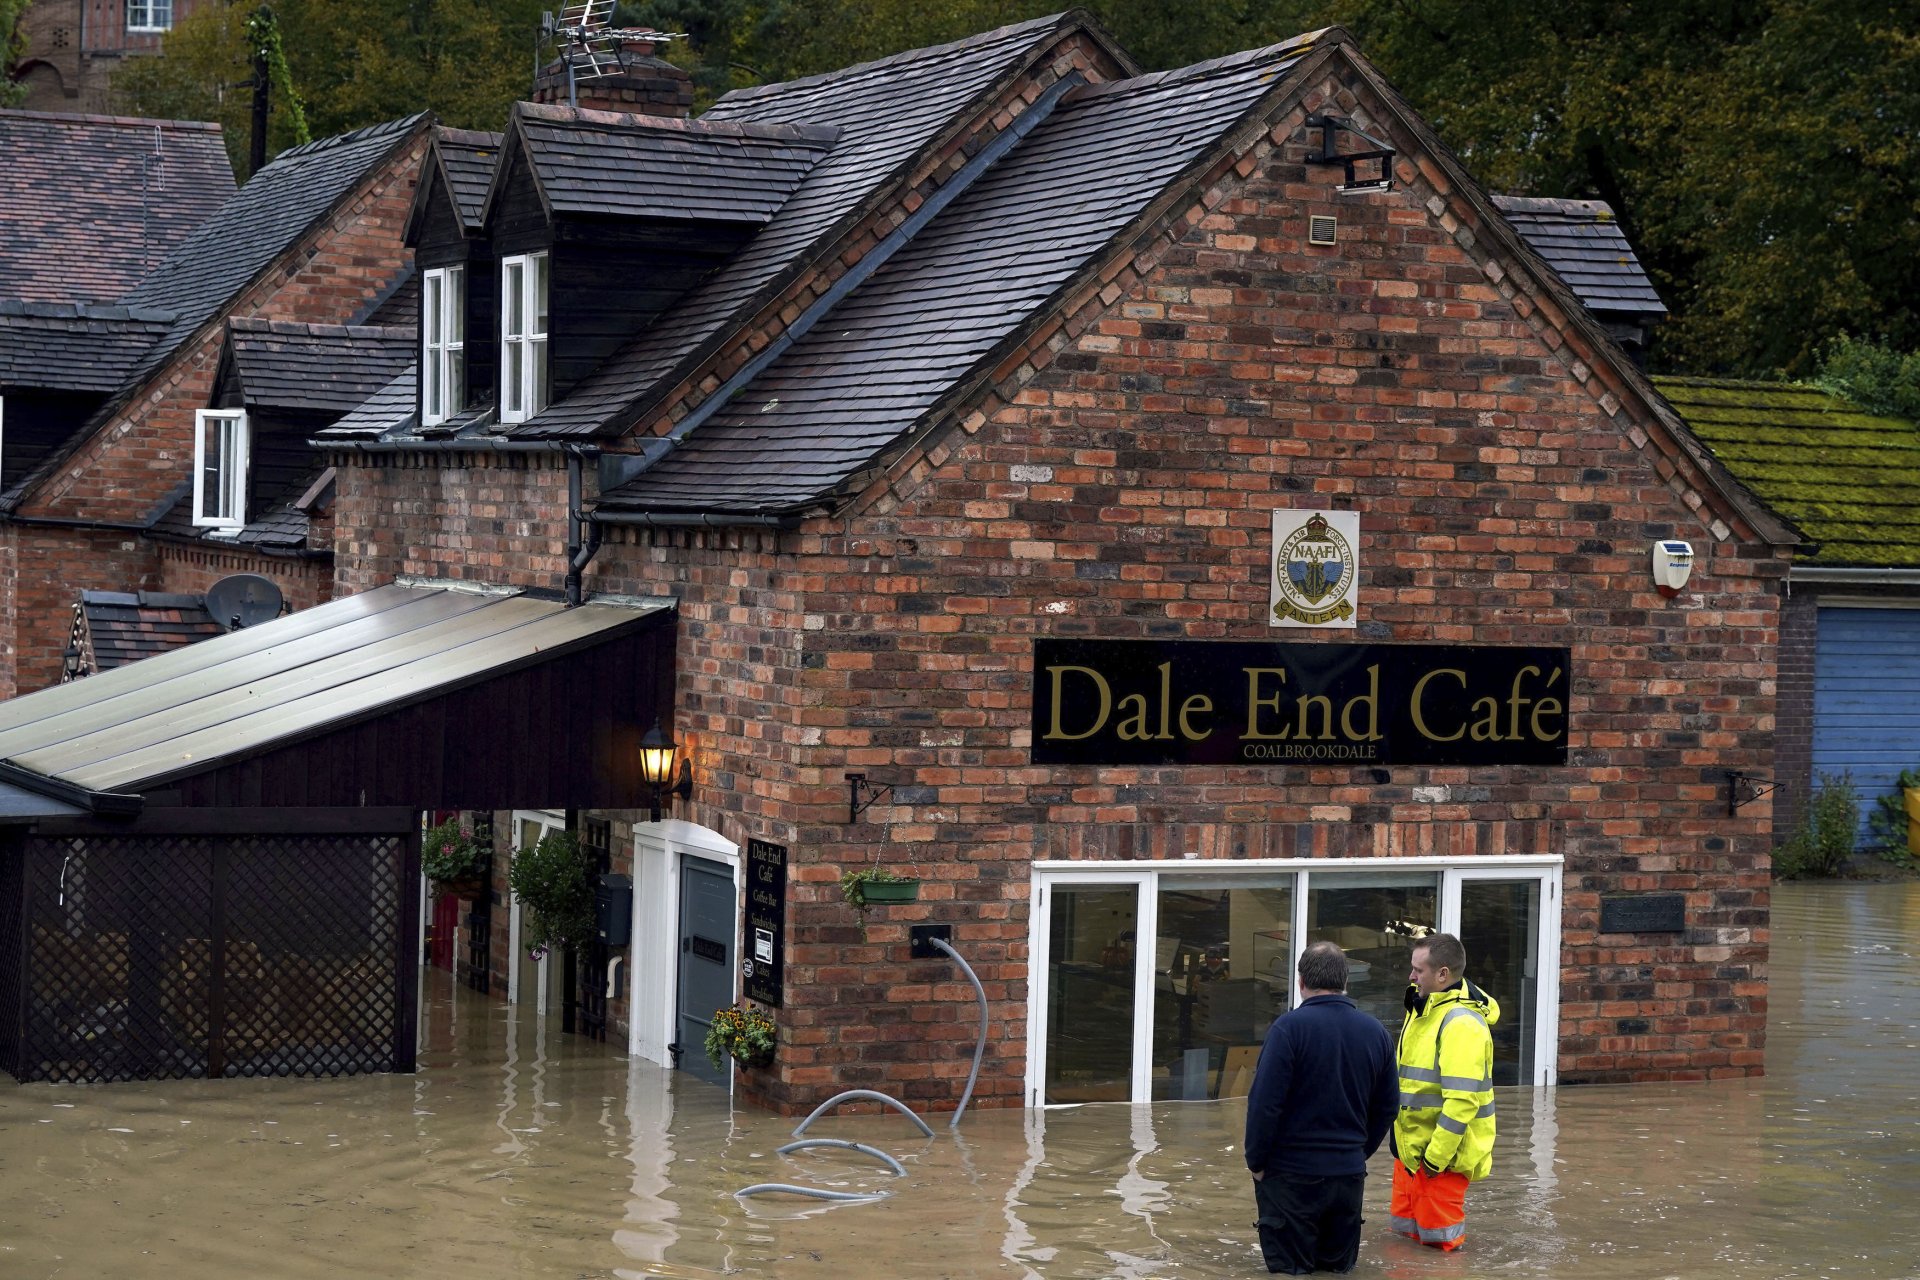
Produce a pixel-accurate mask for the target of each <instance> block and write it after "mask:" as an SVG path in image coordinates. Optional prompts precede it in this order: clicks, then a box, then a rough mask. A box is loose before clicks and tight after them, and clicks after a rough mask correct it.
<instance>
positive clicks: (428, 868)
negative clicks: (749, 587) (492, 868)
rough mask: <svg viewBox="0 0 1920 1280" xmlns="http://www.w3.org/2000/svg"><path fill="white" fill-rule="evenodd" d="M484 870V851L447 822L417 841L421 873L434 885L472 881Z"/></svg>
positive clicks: (454, 823)
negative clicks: (418, 842) (418, 843)
mask: <svg viewBox="0 0 1920 1280" xmlns="http://www.w3.org/2000/svg"><path fill="white" fill-rule="evenodd" d="M486 869H487V850H486V849H485V848H483V847H482V846H481V845H480V844H478V843H476V842H475V841H474V839H473V836H472V835H471V834H470V833H469V832H467V831H465V830H463V829H462V828H461V826H460V820H459V819H457V818H448V819H447V820H446V821H445V822H443V823H441V824H440V825H439V826H437V827H434V828H433V829H432V830H430V831H428V832H427V834H426V835H425V836H424V837H422V838H421V840H420V870H421V873H422V874H424V875H425V876H426V877H427V879H429V880H431V881H433V882H434V883H435V884H452V883H454V882H456V881H460V880H471V879H473V878H474V877H475V876H477V875H480V874H482V873H483V872H485V871H486Z"/></svg>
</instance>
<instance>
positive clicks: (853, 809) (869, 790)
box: [847, 773, 893, 826]
mask: <svg viewBox="0 0 1920 1280" xmlns="http://www.w3.org/2000/svg"><path fill="white" fill-rule="evenodd" d="M892 794H893V784H892V783H891V782H888V783H882V784H881V785H880V786H877V787H876V786H874V785H873V784H872V783H870V782H868V781H867V775H866V774H864V773H850V774H848V775H847V824H848V825H849V826H851V825H852V824H854V823H856V822H858V821H860V815H861V814H863V813H865V812H866V811H867V810H868V809H871V808H872V807H873V806H874V804H875V803H876V802H878V801H881V800H884V799H886V798H887V797H888V796H890V795H892Z"/></svg>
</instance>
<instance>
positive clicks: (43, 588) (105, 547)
mask: <svg viewBox="0 0 1920 1280" xmlns="http://www.w3.org/2000/svg"><path fill="white" fill-rule="evenodd" d="M12 535H13V542H14V546H15V548H16V551H15V556H16V562H17V564H18V570H17V572H16V574H15V576H14V579H13V596H14V616H15V623H16V625H15V627H14V629H13V630H12V631H11V632H10V634H11V635H12V636H13V637H14V638H15V639H14V643H15V645H16V646H17V648H16V649H15V650H14V651H13V652H11V653H9V654H8V655H7V656H8V657H9V658H10V659H11V661H10V662H9V663H8V664H7V670H8V671H9V672H10V673H11V674H12V678H13V681H14V686H15V687H14V688H13V690H12V692H14V693H31V692H33V691H34V690H36V689H44V688H47V687H48V686H50V685H56V684H59V683H60V672H61V665H62V654H63V653H64V651H65V649H66V644H67V636H68V634H69V633H70V631H71V629H72V626H73V606H74V605H76V604H78V603H79V602H80V593H81V592H82V591H157V590H159V588H160V566H159V562H158V559H157V558H156V556H155V554H154V546H153V544H152V543H150V542H148V541H147V540H146V539H145V538H143V537H141V536H140V535H139V534H137V533H131V532H128V533H114V532H97V531H89V530H83V529H49V528H45V527H35V526H30V525H29V526H19V525H16V526H14V527H13V529H12Z"/></svg>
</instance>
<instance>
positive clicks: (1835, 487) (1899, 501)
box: [1654, 378, 1920, 568]
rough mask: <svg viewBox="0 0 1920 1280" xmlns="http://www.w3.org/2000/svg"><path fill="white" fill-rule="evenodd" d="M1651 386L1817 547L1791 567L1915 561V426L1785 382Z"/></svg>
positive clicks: (1918, 454) (1918, 457)
mask: <svg viewBox="0 0 1920 1280" xmlns="http://www.w3.org/2000/svg"><path fill="white" fill-rule="evenodd" d="M1654 385H1655V386H1657V387H1658V388H1659V389H1660V392H1661V394H1662V395H1664V396H1666V398H1667V401H1668V402H1669V403H1670V404H1672V406H1673V407H1674V409H1675V410H1677V411H1678V412H1679V414H1680V416H1681V417H1682V418H1683V419H1685V420H1686V424H1687V426H1688V427H1689V428H1690V429H1691V430H1692V432H1693V434H1694V435H1695V436H1697V437H1698V438H1699V439H1700V440H1701V441H1703V442H1704V443H1705V444H1706V445H1707V447H1708V448H1710V449H1711V450H1713V453H1714V455H1715V456H1716V457H1717V458H1719V459H1720V461H1721V462H1722V463H1723V464H1724V465H1725V466H1726V468H1727V470H1729V471H1731V472H1732V473H1733V474H1734V476H1735V477H1736V478H1737V479H1739V481H1740V482H1741V483H1742V484H1744V485H1745V486H1746V487H1747V488H1748V489H1750V490H1751V491H1752V492H1753V493H1754V494H1755V495H1756V496H1757V497H1759V498H1760V500H1761V501H1762V502H1764V503H1766V505H1767V506H1769V507H1771V508H1772V509H1773V510H1774V511H1775V512H1777V513H1778V514H1779V515H1781V516H1783V517H1785V518H1786V519H1788V520H1790V521H1792V522H1793V523H1794V524H1795V525H1797V526H1799V528H1800V529H1801V530H1802V531H1803V532H1804V533H1805V534H1806V536H1807V537H1808V538H1810V539H1812V540H1813V541H1814V542H1815V543H1817V544H1818V550H1817V551H1816V552H1814V553H1813V554H1811V555H1809V554H1806V553H1805V552H1802V553H1801V554H1800V555H1798V556H1796V557H1795V564H1797V565H1816V566H1828V565H1846V566H1858V567H1874V568H1892V567H1902V566H1914V567H1920V425H1916V424H1914V423H1912V422H1908V421H1906V420H1905V419H1902V418H1888V417H1881V416H1879V415H1876V414H1872V413H1868V412H1867V411H1866V410H1864V409H1861V408H1860V407H1859V406H1857V405H1855V404H1852V403H1850V402H1848V401H1846V400H1842V399H1840V398H1838V397H1836V396H1832V395H1829V394H1827V393H1826V392H1824V391H1822V390H1820V389H1819V388H1817V387H1808V386H1800V385H1796V384H1793V383H1784V382H1732V381H1721V380H1716V379H1707V378H1655V379H1654Z"/></svg>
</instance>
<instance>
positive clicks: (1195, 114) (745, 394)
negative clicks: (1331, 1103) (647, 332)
mask: <svg viewBox="0 0 1920 1280" xmlns="http://www.w3.org/2000/svg"><path fill="white" fill-rule="evenodd" d="M1310 48H1311V37H1303V38H1301V39H1299V40H1294V41H1289V42H1287V43H1285V44H1280V45H1275V46H1272V47H1271V48H1267V49H1260V50H1254V51H1251V52H1248V53H1242V54H1236V55H1234V56H1233V57H1230V58H1222V59H1219V60H1216V61H1213V62H1207V63H1201V64H1198V65H1197V66H1194V67H1189V68H1185V69H1183V70H1181V71H1175V72H1165V73H1160V74H1157V75H1151V76H1140V77H1136V78H1134V79H1130V80H1122V81H1115V82H1111V83H1107V84H1101V85H1094V86H1086V87H1082V88H1079V89H1075V90H1073V91H1071V92H1070V93H1068V94H1067V96H1066V97H1065V98H1064V99H1062V101H1061V102H1060V104H1059V106H1058V107H1057V108H1056V109H1055V110H1054V111H1053V113H1052V115H1050V116H1048V117H1047V118H1045V119H1044V120H1043V121H1041V122H1040V123H1039V124H1038V126H1037V127H1036V128H1035V129H1034V130H1033V132H1032V133H1031V134H1030V135H1029V136H1027V137H1026V138H1025V139H1024V140H1022V141H1021V142H1020V143H1019V144H1018V145H1017V146H1016V147H1015V148H1014V150H1013V151H1012V152H1011V153H1010V154H1009V155H1007V156H1006V157H1005V158H1004V159H1002V160H1001V161H1000V162H999V163H998V164H996V165H995V166H994V167H993V168H991V169H989V170H988V171H987V172H986V173H985V174H984V175H982V176H981V177H980V178H979V180H978V181H977V182H975V183H974V185H973V186H971V187H969V188H968V189H967V190H966V191H964V192H963V193H962V194H961V195H960V196H959V197H958V198H957V199H956V200H955V201H954V202H953V204H951V205H950V206H948V207H947V208H946V209H945V210H944V211H942V212H941V213H940V215H939V216H938V217H937V218H935V219H934V220H933V221H932V222H931V223H930V224H929V225H928V226H927V227H926V228H925V229H924V230H922V231H921V232H920V234H919V235H918V236H917V237H915V238H914V239H913V240H912V241H911V242H910V243H908V244H907V245H906V246H905V247H903V248H902V249H900V251H899V252H898V253H897V254H896V255H895V256H894V257H893V258H892V259H891V260H889V261H888V262H887V263H886V264H885V265H884V266H882V267H881V268H880V269H879V270H878V271H877V272H875V273H874V275H873V276H872V278H871V279H869V280H867V281H866V282H865V283H864V284H862V285H861V286H860V287H859V288H858V289H856V290H855V291H854V292H853V294H852V295H851V296H849V297H848V298H847V299H846V300H845V301H844V302H842V303H840V304H839V305H838V306H837V307H835V308H834V310H833V312H832V314H831V316H830V317H829V318H827V319H826V320H823V321H822V322H821V323H820V324H819V325H818V326H816V327H815V328H814V329H813V330H811V331H810V332H809V333H807V334H806V336H804V337H802V338H801V339H800V340H799V341H798V342H796V343H795V344H794V345H793V347H792V348H791V349H789V350H788V351H787V352H786V353H785V354H784V355H782V356H781V357H780V358H779V359H778V360H777V361H775V362H774V363H773V364H772V365H771V366H769V367H768V368H767V369H766V370H765V371H764V372H762V373H761V374H760V375H759V376H758V377H756V378H754V379H753V380H752V381H751V382H749V383H748V384H747V385H746V386H745V387H743V388H742V389H741V390H740V391H739V392H737V393H736V394H735V395H734V397H733V398H732V400H730V401H729V402H728V403H727V405H726V406H725V407H724V408H722V409H721V410H720V411H719V412H718V413H716V414H715V415H714V416H713V417H712V418H710V419H708V420H707V421H706V422H704V423H702V424H701V425H700V427H699V428H698V429H697V430H695V431H693V432H692V433H691V434H690V435H688V436H687V437H686V439H685V441H684V442H683V443H682V444H681V445H680V446H679V447H678V448H676V449H674V450H672V451H671V452H669V453H667V454H666V455H665V457H664V459H663V460H662V461H660V462H659V463H658V464H657V465H655V466H654V467H653V468H652V469H650V470H648V471H646V472H644V473H642V474H641V475H640V476H639V477H638V478H637V479H635V480H634V481H632V482H630V483H629V484H626V485H623V486H621V487H619V488H617V489H614V490H611V491H609V492H608V493H605V494H603V495H602V496H601V504H600V505H601V506H602V507H603V508H605V509H608V510H618V509H621V508H629V507H631V508H639V509H644V510H649V511H665V510H700V511H730V512H731V511H739V512H778V511H784V510H792V509H795V508H799V507H801V506H803V505H805V504H807V503H809V502H812V501H817V500H819V499H821V498H823V497H825V496H827V495H829V494H831V493H832V492H834V491H835V490H836V489H839V488H840V487H841V486H843V485H845V484H846V483H847V482H848V481H849V480H850V479H852V478H853V477H855V476H856V475H858V474H859V473H860V472H861V471H862V470H863V469H864V468H866V467H868V466H869V465H871V464H872V463H873V461H874V459H875V458H876V456H877V455H879V454H880V453H881V452H882V451H883V450H885V449H886V448H887V447H888V446H889V445H891V444H893V443H894V442H896V441H897V440H900V439H901V438H903V437H904V436H906V435H907V434H908V433H909V432H911V431H912V430H913V429H914V428H915V427H916V425H917V424H919V423H920V422H921V421H922V419H923V418H925V417H926V415H927V414H928V412H929V411H930V410H932V409H933V408H934V407H935V406H936V405H937V404H938V403H939V402H940V401H941V400H942V399H943V398H944V397H946V396H947V395H948V394H949V393H950V392H952V391H954V390H955V389H956V388H957V387H959V386H961V385H962V384H963V382H964V380H965V379H966V377H967V376H968V375H969V374H970V373H972V372H973V371H974V370H975V369H976V367H977V366H979V365H980V364H981V362H982V361H983V360H984V359H985V358H986V357H987V356H988V355H989V354H990V353H992V352H993V351H994V350H995V348H996V347H997V346H998V345H999V344H1000V343H1001V342H1002V341H1004V340H1006V339H1007V338H1009V337H1010V336H1012V335H1014V334H1015V333H1017V332H1018V331H1019V330H1021V329H1022V328H1023V327H1024V326H1025V325H1027V324H1029V323H1031V322H1032V321H1033V319H1034V318H1035V317H1036V315H1038V314H1040V313H1042V312H1044V311H1045V310H1046V309H1047V308H1048V307H1049V306H1050V305H1051V304H1052V300H1053V298H1054V297H1055V295H1056V293H1057V292H1058V291H1059V290H1061V289H1062V288H1063V287H1064V286H1066V285H1067V284H1068V283H1069V282H1070V281H1072V280H1073V279H1074V278H1076V277H1077V276H1078V275H1079V274H1080V273H1081V272H1082V271H1084V270H1086V269H1088V268H1089V267H1090V266H1091V265H1093V264H1095V263H1097V262H1098V260H1099V258H1100V256H1101V254H1102V253H1103V251H1104V250H1106V249H1107V247H1108V246H1109V244H1110V243H1111V242H1112V241H1113V239H1114V237H1115V236H1116V235H1118V234H1119V233H1120V232H1121V231H1122V230H1124V229H1125V228H1126V227H1127V226H1128V225H1129V224H1131V223H1133V222H1134V220H1135V219H1137V218H1138V217H1140V216H1141V215H1142V214H1143V213H1145V212H1146V210H1147V209H1148V207H1149V206H1150V205H1151V204H1152V203H1153V201H1154V200H1155V199H1156V198H1157V197H1158V196H1160V195H1161V194H1162V193H1163V192H1165V191H1167V190H1168V189H1169V187H1170V186H1171V185H1173V184H1174V183H1175V182H1176V180H1177V179H1178V178H1179V177H1180V176H1181V174H1182V173H1183V172H1184V171H1186V170H1187V169H1188V167H1189V166H1191V165H1194V164H1196V163H1198V162H1200V161H1202V160H1203V159H1204V158H1205V157H1207V156H1208V155H1209V154H1210V153H1212V152H1213V151H1214V150H1215V149H1216V148H1217V147H1218V146H1219V145H1220V144H1221V143H1222V142H1223V141H1224V140H1225V139H1226V138H1227V137H1228V135H1229V134H1230V133H1231V131H1232V129H1233V127H1234V126H1235V125H1236V124H1237V123H1238V122H1239V121H1240V120H1241V119H1243V118H1244V117H1245V116H1246V114H1247V112H1248V111H1249V110H1250V109H1251V108H1252V107H1253V106H1254V105H1255V104H1256V103H1257V102H1259V101H1260V100H1261V99H1262V98H1263V97H1264V96H1265V95H1266V94H1267V92H1268V91H1269V90H1270V89H1272V88H1273V86H1274V85H1275V83H1276V82H1277V81H1279V80H1280V79H1281V78H1282V77H1284V76H1285V74H1286V72H1287V70H1288V69H1289V68H1291V67H1292V66H1293V65H1294V64H1295V63H1296V62H1298V61H1299V59H1300V58H1301V57H1303V56H1304V55H1305V53H1306V52H1308V50H1309V49H1310ZM1030 110H1038V108H1037V107H1036V108H1030Z"/></svg>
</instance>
